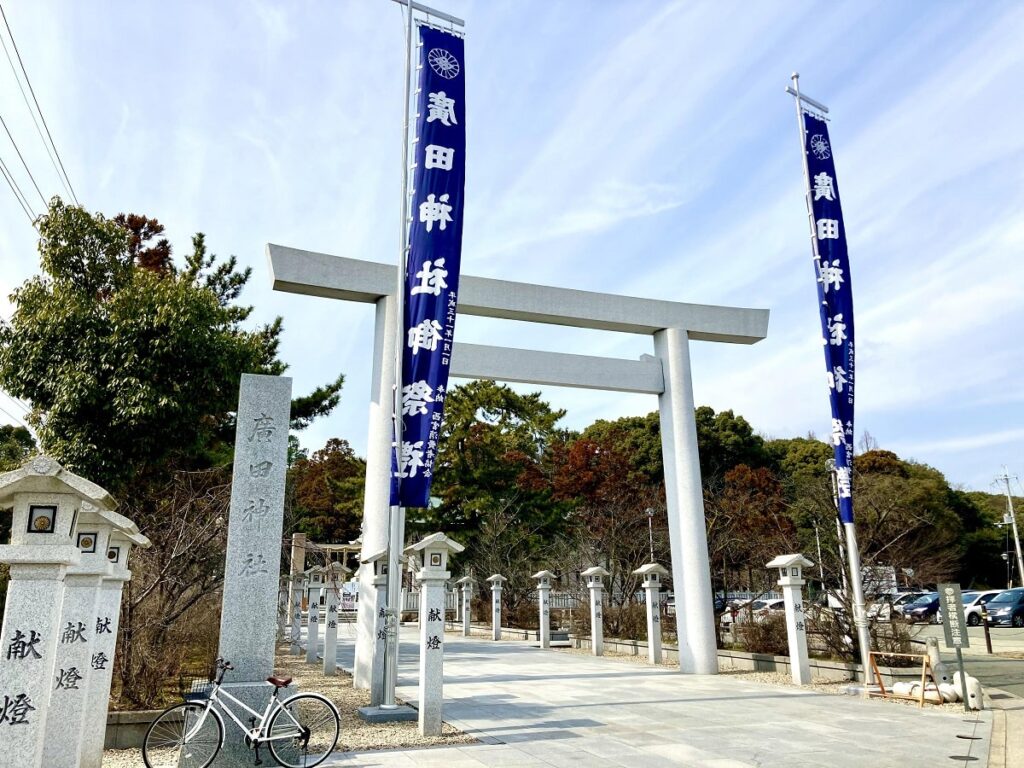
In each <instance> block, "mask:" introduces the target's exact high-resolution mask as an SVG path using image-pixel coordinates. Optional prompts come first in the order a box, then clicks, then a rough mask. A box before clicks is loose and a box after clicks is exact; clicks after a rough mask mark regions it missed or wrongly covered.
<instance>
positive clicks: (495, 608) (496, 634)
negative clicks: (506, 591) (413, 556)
mask: <svg viewBox="0 0 1024 768" xmlns="http://www.w3.org/2000/svg"><path fill="white" fill-rule="evenodd" d="M487 580H488V581H489V582H491V639H492V640H501V591H502V585H503V584H504V583H505V582H506V581H508V579H506V578H505V577H504V576H502V575H501V574H498V573H496V574H494V575H493V576H490V577H488V579H487Z"/></svg>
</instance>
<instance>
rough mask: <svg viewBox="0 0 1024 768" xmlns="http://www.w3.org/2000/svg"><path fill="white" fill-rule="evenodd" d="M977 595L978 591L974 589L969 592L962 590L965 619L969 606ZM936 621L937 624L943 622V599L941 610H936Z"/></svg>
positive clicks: (961, 601) (961, 600)
mask: <svg viewBox="0 0 1024 768" xmlns="http://www.w3.org/2000/svg"><path fill="white" fill-rule="evenodd" d="M977 596H978V593H977V592H974V591H973V590H968V591H967V592H961V593H960V603H961V605H963V607H964V618H965V619H966V617H967V606H968V605H970V604H971V603H973V602H974V600H975V598H976V597H977ZM935 623H936V624H941V623H942V603H941V601H940V603H939V610H937V611H936V612H935Z"/></svg>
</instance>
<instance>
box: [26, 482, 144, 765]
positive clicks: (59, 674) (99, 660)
mask: <svg viewBox="0 0 1024 768" xmlns="http://www.w3.org/2000/svg"><path fill="white" fill-rule="evenodd" d="M118 533H120V534H124V535H126V536H129V537H133V538H134V539H135V540H136V542H138V543H141V544H143V546H149V541H148V539H146V538H145V537H143V536H140V535H139V531H138V528H136V527H135V524H134V523H132V521H131V520H129V519H127V518H126V517H123V516H121V515H119V514H117V513H116V512H112V511H110V510H107V509H101V508H100V507H98V506H96V505H95V504H92V503H90V502H86V501H83V502H82V504H81V506H80V507H79V510H78V522H77V531H76V532H75V543H76V545H77V547H78V550H79V553H80V555H81V562H80V564H79V565H69V566H68V569H67V574H66V575H65V576H64V599H63V602H62V604H61V618H60V627H61V628H62V629H61V636H60V638H59V640H58V643H57V656H56V660H55V662H54V688H53V692H52V693H51V694H50V709H49V712H47V717H46V735H45V736H44V738H43V742H44V745H43V765H45V766H47V768H79V766H81V765H82V764H83V754H82V743H83V740H82V737H83V733H84V727H85V716H86V713H87V712H89V711H92V710H97V709H101V710H102V711H103V712H104V713H106V711H107V708H108V697H107V696H105V697H104V698H102V699H93V698H90V696H89V692H90V689H91V683H92V677H93V675H106V674H109V672H108V670H107V667H108V666H110V665H112V663H113V655H114V654H113V645H114V644H113V642H110V643H104V642H103V641H104V640H105V639H108V640H110V639H113V638H116V636H117V624H118V615H119V613H120V611H119V608H120V605H117V606H116V607H115V606H108V605H101V598H102V593H103V589H102V585H103V582H104V580H105V579H107V578H109V577H110V576H112V575H113V568H114V565H113V563H112V562H111V560H112V558H115V557H118V556H119V554H120V553H119V552H118V548H117V545H116V544H112V543H111V541H110V539H111V536H112V535H114V534H118ZM118 596H119V597H120V592H118ZM118 603H120V600H118ZM101 645H102V646H103V647H102V648H100V646H101Z"/></svg>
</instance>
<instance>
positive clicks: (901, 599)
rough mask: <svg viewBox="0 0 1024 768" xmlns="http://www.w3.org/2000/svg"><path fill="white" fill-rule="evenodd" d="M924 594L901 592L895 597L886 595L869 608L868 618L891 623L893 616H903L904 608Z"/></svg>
mask: <svg viewBox="0 0 1024 768" xmlns="http://www.w3.org/2000/svg"><path fill="white" fill-rule="evenodd" d="M922 594H923V593H922V592H900V593H898V594H895V595H886V596H885V597H883V598H881V599H878V600H876V601H875V602H873V603H872V604H871V605H870V606H868V611H867V613H868V618H869V619H874V618H878V619H881V620H882V621H889V620H890V619H891V618H892V617H893V615H894V614H895V615H896V616H902V615H903V606H905V605H907V604H908V603H912V602H913V601H914V600H916V599H917V598H919V597H920V596H921V595H922Z"/></svg>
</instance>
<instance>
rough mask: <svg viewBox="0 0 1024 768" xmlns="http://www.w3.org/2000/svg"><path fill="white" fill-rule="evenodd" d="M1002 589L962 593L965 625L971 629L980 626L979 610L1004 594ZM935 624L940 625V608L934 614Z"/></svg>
mask: <svg viewBox="0 0 1024 768" xmlns="http://www.w3.org/2000/svg"><path fill="white" fill-rule="evenodd" d="M1005 591H1006V590H1004V589H987V590H985V591H984V592H973V591H972V592H964V593H963V601H964V619H965V620H966V621H967V625H968V626H971V627H979V626H981V609H982V608H983V607H985V606H986V605H988V602H989V601H990V600H991V599H992V598H993V597H995V596H996V595H998V594H1000V593H1001V592H1005ZM935 618H936V623H938V624H941V623H942V609H941V608H940V609H939V610H938V612H937V613H936V614H935Z"/></svg>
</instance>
